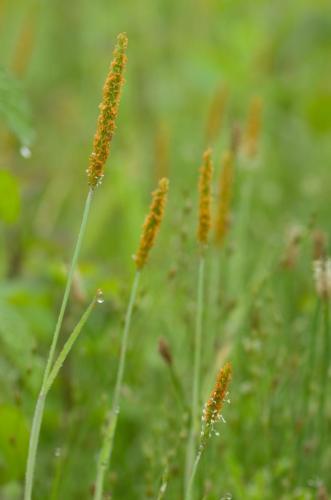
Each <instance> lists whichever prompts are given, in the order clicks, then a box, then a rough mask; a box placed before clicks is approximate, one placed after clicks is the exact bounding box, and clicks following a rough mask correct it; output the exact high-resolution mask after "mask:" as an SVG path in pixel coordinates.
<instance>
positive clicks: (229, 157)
mask: <svg viewBox="0 0 331 500" xmlns="http://www.w3.org/2000/svg"><path fill="white" fill-rule="evenodd" d="M233 171H234V153H233V151H232V150H231V151H226V152H225V153H224V155H223V158H222V170H221V173H220V178H219V191H218V207H217V214H216V224H215V242H216V243H217V244H218V245H222V244H223V242H224V237H225V235H226V233H227V230H228V228H229V220H230V202H231V195H232V184H233Z"/></svg>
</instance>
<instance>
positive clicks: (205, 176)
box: [197, 148, 213, 248]
mask: <svg viewBox="0 0 331 500" xmlns="http://www.w3.org/2000/svg"><path fill="white" fill-rule="evenodd" d="M212 173H213V164H212V159H211V149H210V148H209V149H207V150H206V151H205V153H204V155H203V164H202V166H201V168H200V179H199V195H200V196H199V223H198V233H197V237H198V241H199V243H200V245H201V248H205V247H206V245H207V243H208V235H209V231H210V227H211V179H212Z"/></svg>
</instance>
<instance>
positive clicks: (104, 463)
mask: <svg viewBox="0 0 331 500" xmlns="http://www.w3.org/2000/svg"><path fill="white" fill-rule="evenodd" d="M140 275H141V272H140V271H139V270H137V271H136V274H135V277H134V281H133V285H132V289H131V294H130V299H129V304H128V308H127V311H126V315H125V322H124V329H123V336H122V342H121V352H120V359H119V365H118V370H117V376H116V384H115V390H114V397H113V403H112V409H111V412H110V415H109V418H108V422H107V426H106V430H105V434H104V439H103V443H102V448H101V451H100V455H99V460H98V464H97V476H96V484H95V493H94V500H101V499H102V495H103V484H104V477H105V472H106V470H107V468H108V465H109V462H110V458H111V454H112V450H113V443H114V437H115V433H116V426H117V419H118V415H119V412H120V398H121V390H122V383H123V375H124V368H125V359H126V352H127V348H128V337H129V330H130V324H131V317H132V311H133V306H134V303H135V300H136V296H137V290H138V285H139V280H140Z"/></svg>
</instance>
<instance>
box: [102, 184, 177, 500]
mask: <svg viewBox="0 0 331 500" xmlns="http://www.w3.org/2000/svg"><path fill="white" fill-rule="evenodd" d="M168 187H169V181H168V179H165V178H164V179H161V180H160V182H159V186H158V188H157V189H156V190H155V191H154V192H153V194H152V203H151V206H150V211H149V214H148V216H147V217H146V219H145V223H144V226H143V231H142V235H141V239H140V245H139V248H138V251H137V253H136V255H135V256H134V261H135V263H136V268H137V269H136V273H135V277H134V281H133V285H132V288H131V293H130V299H129V303H128V307H127V311H126V315H125V322H124V329H123V335H122V340H121V350H120V358H119V364H118V369H117V375H116V383H115V389H114V395H113V401H112V407H111V411H110V413H109V416H108V418H107V421H106V429H105V433H104V436H103V442H102V445H101V450H100V454H99V458H98V463H97V474H96V482H95V491H94V500H101V499H102V497H103V489H104V477H105V473H106V470H107V469H108V466H109V462H110V459H111V456H112V451H113V445H114V438H115V434H116V428H117V420H118V416H119V413H120V400H121V391H122V384H123V376H124V370H125V361H126V353H127V348H128V338H129V331H130V326H131V318H132V311H133V307H134V304H135V301H136V297H137V290H138V286H139V280H140V276H141V271H142V269H143V267H144V266H145V264H146V262H147V260H148V257H149V253H150V250H151V248H152V246H153V245H154V243H155V239H156V236H157V233H158V232H159V229H160V225H161V222H162V219H163V215H164V208H165V204H166V199H167V193H168Z"/></svg>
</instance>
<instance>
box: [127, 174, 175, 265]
mask: <svg viewBox="0 0 331 500" xmlns="http://www.w3.org/2000/svg"><path fill="white" fill-rule="evenodd" d="M168 189H169V181H168V179H166V178H163V179H161V180H160V181H159V186H158V188H157V189H156V190H155V191H154V192H153V193H152V203H151V206H150V210H149V214H148V215H147V217H146V219H145V222H144V225H143V231H142V235H141V238H140V245H139V248H138V251H137V253H136V255H134V257H133V259H134V261H135V263H136V266H137V269H138V270H140V269H142V268H143V267H144V265H145V264H146V262H147V260H148V255H149V252H150V250H151V248H152V246H153V245H154V242H155V238H156V235H157V233H158V232H159V229H160V225H161V222H162V219H163V215H164V209H165V204H166V201H167V194H168Z"/></svg>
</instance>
